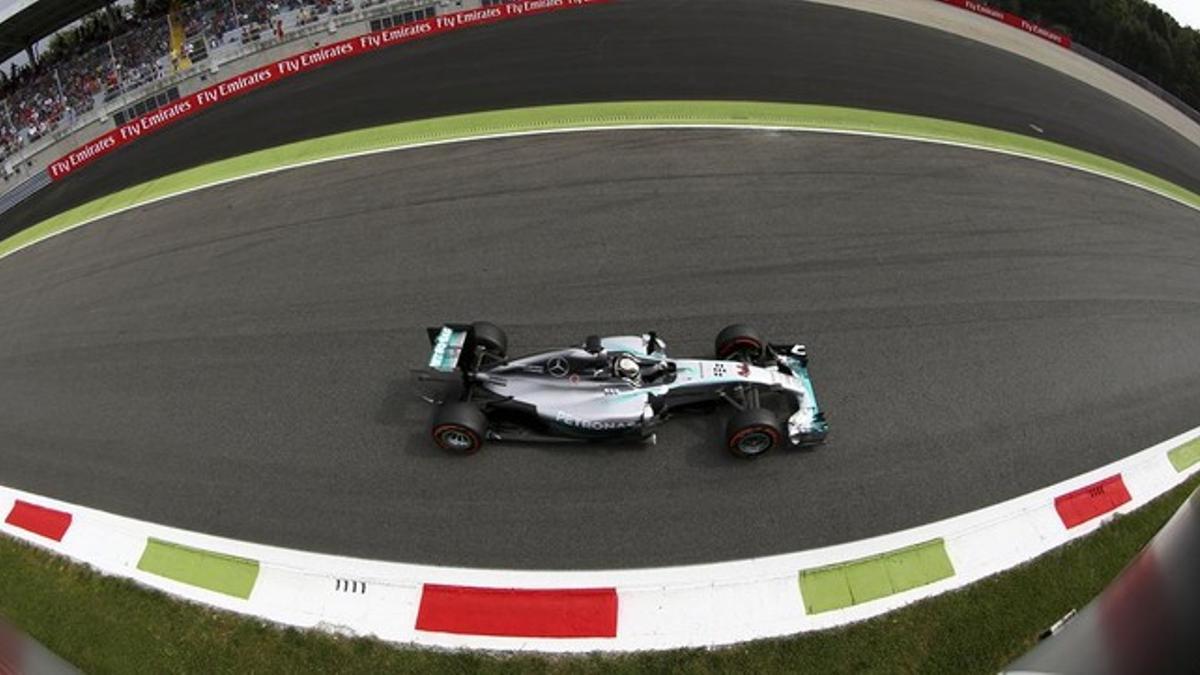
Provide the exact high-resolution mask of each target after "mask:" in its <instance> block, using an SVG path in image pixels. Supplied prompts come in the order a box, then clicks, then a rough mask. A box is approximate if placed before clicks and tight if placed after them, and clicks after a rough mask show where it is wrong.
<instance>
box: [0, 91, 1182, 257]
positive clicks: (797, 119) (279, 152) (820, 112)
mask: <svg viewBox="0 0 1200 675" xmlns="http://www.w3.org/2000/svg"><path fill="white" fill-rule="evenodd" d="M638 125H649V126H663V125H737V126H747V127H764V128H788V129H796V130H823V131H837V132H851V133H867V134H881V135H888V136H902V137H906V138H913V139H920V140H927V141H935V142H944V143H959V144H967V145H972V146H977V147H980V148H985V149H990V150H995V151H1000V152H1006V153H1018V154H1022V155H1028V156H1031V157H1036V158H1040V159H1044V160H1048V161H1052V162H1056V163H1060V164H1064V165H1067V166H1072V167H1076V168H1079V169H1083V170H1087V171H1091V172H1095V173H1099V174H1102V175H1105V176H1109V177H1112V178H1115V179H1118V180H1122V181H1125V182H1127V183H1130V184H1133V185H1136V186H1139V187H1142V188H1144V189H1147V190H1150V191H1153V192H1156V193H1158V194H1161V195H1163V196H1165V197H1168V198H1170V199H1174V200H1176V201H1178V202H1180V203H1183V204H1186V205H1188V206H1191V207H1193V208H1197V209H1200V195H1197V194H1195V193H1193V192H1191V191H1189V190H1187V189H1185V188H1183V187H1180V186H1178V185H1175V184H1174V183H1171V182H1169V181H1166V180H1163V179H1161V178H1158V177H1157V176H1154V175H1152V174H1149V173H1146V172H1145V171H1141V170H1139V169H1135V168H1133V167H1130V166H1127V165H1125V164H1121V163H1120V162H1116V161H1113V160H1110V159H1107V158H1104V157H1101V156H1099V155H1095V154H1092V153H1088V152H1084V151H1082V150H1076V149H1073V148H1070V147H1067V146H1065V145H1060V144H1058V143H1052V142H1050V141H1045V140H1042V139H1039V138H1033V137H1030V136H1023V135H1020V134H1014V133H1010V132H1006V131H998V130H995V129H988V128H985V127H980V126H975V125H971V124H964V123H961V122H950V121H946V120H938V119H931V118H927V117H917V116H913V115H902V114H897V113H885V112H876V111H871V110H859V109H855V108H841V107H834V106H820V105H805V104H796V103H764V102H753V101H632V102H612V103H578V104H567V105H554V106H540V107H533V108H518V109H512V110H497V111H490V112H480V113H470V114H464V115H452V116H448V117H439V118H434V119H427V120H417V121H412V122H400V123H395V124H387V125H383V126H378V127H372V128H369V129H359V130H356V131H349V132H344V133H340V134H334V135H330V136H324V137H321V138H315V139H311V140H305V141H299V142H296V143H291V144H288V145H283V146H279V147H276V148H269V149H266V150H260V151H257V152H252V153H249V154H246V155H241V156H238V157H233V158H230V159H225V160H221V161H217V162H213V163H211V164H206V165H203V166H199V167H195V168H192V169H188V170H185V171H181V172H178V173H174V174H171V175H169V176H164V177H162V178H157V179H154V180H151V181H148V182H146V183H143V184H141V185H137V186H134V187H131V188H127V189H125V190H121V191H120V192H116V193H114V194H112V195H108V196H106V197H102V198H100V199H97V200H94V201H91V202H88V203H87V204H83V205H81V206H78V207H76V208H73V209H70V210H69V211H65V212H63V213H61V214H59V215H57V216H54V217H52V218H49V219H47V220H44V221H42V222H40V223H37V224H35V225H33V226H32V227H30V228H27V229H25V230H23V231H21V232H19V233H17V234H16V235H13V236H12V237H10V238H9V239H7V240H5V241H3V242H0V258H2V257H4V256H6V255H9V254H11V253H13V252H15V251H18V250H20V249H21V248H24V247H26V246H29V245H32V244H33V243H36V242H38V241H41V240H42V239H45V238H47V237H50V236H53V235H55V234H57V233H60V232H63V231H66V230H69V229H72V228H73V227H76V226H78V225H80V224H84V223H87V222H90V221H92V220H95V219H98V218H102V217H104V216H106V215H111V214H113V213H116V212H118V211H121V210H125V209H128V208H131V207H133V206H136V205H139V204H145V203H147V202H151V201H154V200H157V199H162V198H164V197H167V196H170V195H173V194H176V193H179V192H182V191H185V190H192V189H196V188H199V187H203V186H207V185H212V184H216V183H220V182H225V181H230V180H237V179H240V178H245V177H250V176H253V175H256V174H260V173H263V172H267V171H274V170H279V169H281V168H286V167H291V166H298V165H302V164H307V163H312V162H317V161H327V160H332V159H337V158H342V157H346V156H353V155H356V154H363V153H371V152H381V151H386V150H393V149H398V148H404V147H411V146H416V145H422V144H428V143H439V142H449V141H458V140H467V139H471V138H479V137H486V136H490V135H496V134H512V133H531V132H546V131H557V130H569V129H579V128H584V127H612V128H619V127H635V126H638Z"/></svg>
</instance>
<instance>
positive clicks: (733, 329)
mask: <svg viewBox="0 0 1200 675" xmlns="http://www.w3.org/2000/svg"><path fill="white" fill-rule="evenodd" d="M428 332H429V340H430V343H431V344H432V353H431V354H430V358H429V367H428V370H427V371H424V372H422V373H420V374H419V378H418V379H419V380H420V381H421V382H422V384H423V389H424V390H425V393H424V395H423V396H422V398H424V399H425V400H426V401H428V402H430V403H432V404H434V405H436V406H437V410H436V411H435V414H434V419H433V423H432V434H433V441H434V443H436V444H437V445H438V446H439V447H441V448H443V449H445V450H450V451H454V452H460V453H473V452H476V451H478V450H479V449H480V448H481V447H482V446H483V444H484V441H509V440H519V441H547V440H554V441H597V440H614V439H627V440H642V441H650V442H653V440H654V439H655V435H654V434H655V431H656V429H657V428H658V427H659V425H661V424H662V423H663V422H664V421H665V420H667V419H668V418H669V417H670V416H671V415H672V413H675V412H678V411H682V410H688V409H692V410H711V409H713V408H716V407H726V408H728V409H730V410H732V414H731V415H730V416H729V419H728V422H727V424H726V430H725V444H726V447H728V449H729V451H730V452H732V453H733V454H734V455H737V456H738V457H744V458H754V457H759V456H761V455H763V454H764V453H766V452H767V451H768V450H771V449H772V448H774V447H776V446H780V445H783V444H785V443H787V444H790V445H793V446H809V445H816V444H819V443H821V442H822V441H824V440H825V435H826V433H827V432H828V424H826V422H825V415H824V413H822V412H821V409H820V407H819V406H818V405H817V399H816V395H815V394H814V393H813V387H812V381H811V380H810V379H809V375H808V356H807V353H806V352H805V348H804V346H803V345H779V344H772V343H768V342H767V341H765V340H763V339H762V338H761V337H760V336H759V334H758V332H757V331H755V330H754V329H753V328H750V327H749V326H744V325H741V324H735V325H732V326H728V327H726V328H725V329H724V330H722V331H721V332H720V333H719V334H718V335H717V338H716V341H715V345H714V347H715V350H714V351H715V358H713V359H673V358H670V357H668V356H667V352H666V343H664V342H663V341H662V340H661V339H660V338H659V337H658V336H657V335H656V334H654V333H652V332H651V333H646V334H644V335H622V336H615V337H599V336H595V335H593V336H589V337H588V338H587V339H586V340H585V341H584V343H583V344H582V345H579V346H574V347H567V348H565V349H557V350H554V351H548V352H543V353H540V354H532V355H529V356H523V357H520V358H514V359H510V358H509V357H508V338H507V336H506V335H505V334H504V332H503V331H502V330H501V329H500V328H498V327H497V326H495V325H494V324H491V323H487V322H482V321H481V322H475V323H471V324H445V325H443V326H440V327H436V328H430V329H428ZM772 404H774V405H772ZM778 411H782V413H783V414H782V415H781V414H780V412H778Z"/></svg>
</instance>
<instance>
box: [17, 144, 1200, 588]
mask: <svg viewBox="0 0 1200 675" xmlns="http://www.w3.org/2000/svg"><path fill="white" fill-rule="evenodd" d="M1197 288H1200V217H1197V214H1196V212H1194V211H1191V210H1189V209H1187V208H1185V207H1182V206H1179V205H1176V204H1174V203H1172V202H1168V201H1166V200H1164V199H1162V198H1159V197H1155V196H1152V195H1149V194H1147V193H1144V192H1141V191H1138V190H1135V189H1133V188H1129V187H1125V186H1122V185H1120V184H1117V183H1113V182H1109V181H1106V180H1102V179H1099V178H1095V177H1092V176H1088V175H1086V174H1083V173H1079V172H1074V171H1071V170H1068V169H1064V168H1059V167H1054V166H1050V165H1045V164H1039V163H1034V162H1030V161H1026V160H1019V159H1014V158H1008V157H1003V156H999V155H992V154H985V153H979V152H973V151H968V150H962V149H954V148H947V147H937V146H930V145H921V144H915V143H908V142H902V141H888V140H879V139H863V138H850V137H832V136H820V135H811V134H786V133H776V132H765V131H757V132H750V131H747V132H735V131H697V130H692V131H621V132H616V131H614V132H592V133H587V134H573V135H563V136H549V137H537V138H526V139H510V140H495V141H485V142H477V143H470V144H463V145H455V146H444V147H439V148H427V149H422V150H413V151H406V152H402V153H393V154H387V155H380V156H374V157H369V158H362V159H357V160H351V161H345V162H338V163H334V164H326V165H321V166H315V167H309V168H306V169H300V170H294V171H289V172H285V173H281V174H276V175H272V176H269V177H264V178H261V179H256V180H253V181H250V182H242V183H236V184H231V185H227V186H222V187H218V188H214V189H211V190H206V191H203V192H199V193H195V194H192V195H189V196H185V197H181V198H178V199H173V200H169V201H166V202H162V203H159V204H156V205H152V206H149V207H145V208H143V209H140V210H137V211H134V212H130V213H127V214H124V215H121V216H117V217H114V218H111V219H107V220H105V221H102V222H100V223H97V224H94V225H91V226H89V227H86V228H83V229H81V230H76V231H74V232H72V233H69V234H67V235H64V236H61V237H59V238H57V239H54V240H51V241H49V242H46V243H44V244H42V245H39V246H37V247H34V248H32V249H29V250H27V251H25V252H22V253H20V254H18V255H16V256H13V257H11V258H9V259H7V260H5V261H4V264H3V265H0V306H3V307H4V308H5V330H4V331H3V332H2V333H0V373H3V377H2V378H0V439H2V444H0V482H2V483H3V484H5V485H11V486H14V487H18V488H24V489H27V490H31V491H34V492H37V493H42V494H48V495H53V496H56V497H60V498H63V499H67V500H70V501H74V502H79V503H83V504H87V505H89V506H93V507H97V508H101V509H105V510H109V511H113V512H117V513H121V514H124V515H129V516H133V517H139V518H146V519H152V520H155V521H165V522H168V523H170V524H172V525H176V526H180V527H185V528H189V529H195V530H200V531H204V532H209V533H214V534H218V535H225V536H231V537H237V538H244V539H249V540H253V541H258V542H263V543H270V544H279V545H284V546H292V547H299V548H304V549H310V550H318V551H327V552H333V553H340V554H350V555H358V556H366V557H372V558H386V559H395V560H405V561H412V562H426V563H438V564H457V565H471V566H503V567H524V568H546V567H551V568H592V567H610V566H611V567H627V566H642V565H661V564H675V563H691V562H701V561H714V560H723V559H731V558H740V557H746V556H757V555H765V554H771V553H781V552H786V551H791V550H797V549H804V548H810V547H815V546H822V545H827V544H833V543H836V542H842V541H847V540H852V539H857V538H860V537H865V536H869V535H874V534H879V533H883V532H887V531H892V530H896V529H898V528H904V527H908V526H912V525H917V524H920V523H925V522H929V521H932V520H936V519H939V518H943V517H947V516H951V515H954V514H957V513H960V512H963V511H966V510H969V509H973V508H978V507H982V506H985V505H988V504H992V503H995V502H997V501H1000V500H1002V499H1005V498H1008V497H1013V496H1016V495H1019V494H1022V493H1024V492H1027V491H1030V490H1033V489H1037V488H1040V487H1043V486H1045V485H1048V484H1050V483H1053V482H1055V481H1057V480H1060V479H1063V478H1067V477H1069V476H1073V475H1077V474H1079V473H1081V472H1084V471H1087V470H1089V469H1092V468H1095V467H1097V466H1100V465H1102V464H1104V463H1106V462H1109V461H1112V460H1115V459H1117V458H1120V457H1123V456H1125V455H1128V454H1130V453H1132V452H1135V451H1137V450H1141V449H1143V448H1145V447H1148V446H1149V445H1152V444H1154V443H1157V442H1159V441H1162V440H1164V439H1166V438H1167V437H1170V436H1172V435H1174V434H1177V433H1179V432H1182V431H1185V430H1187V429H1189V428H1192V427H1194V426H1195V425H1196V424H1198V423H1200V340H1197V339H1196V336H1197V335H1200V300H1198V298H1197V294H1196V289H1197ZM477 318H478V319H490V320H492V321H495V322H497V323H500V324H502V325H503V326H505V327H506V328H507V329H508V332H509V337H510V343H511V345H512V349H513V351H515V352H522V351H535V350H541V349H544V348H550V347H554V346H558V345H561V344H564V343H571V342H576V341H581V340H582V339H583V337H584V336H585V335H587V334H588V333H592V332H603V333H621V332H635V331H642V330H647V329H654V330H657V331H659V332H660V334H661V335H663V336H664V337H665V339H666V340H667V341H668V344H669V346H670V350H671V351H672V352H673V353H675V354H677V355H703V354H705V353H706V352H707V350H709V349H710V348H711V341H712V338H713V336H714V335H715V333H716V332H717V331H718V330H719V329H720V328H721V327H722V326H723V325H724V324H726V323H729V322H733V321H746V322H749V323H752V324H755V325H757V326H758V327H759V328H760V329H761V330H762V331H763V332H765V333H766V334H768V335H769V336H771V337H772V338H775V339H779V340H791V339H798V340H802V341H804V342H806V343H807V344H808V345H809V347H810V350H811V353H812V355H813V359H812V373H813V377H814V378H815V383H816V386H817V393H818V396H819V397H820V398H821V401H822V403H823V405H824V406H825V407H826V408H827V409H828V411H829V419H830V422H831V425H832V431H831V435H830V439H829V442H828V443H827V444H826V445H825V446H823V447H821V448H819V449H816V450H813V451H791V452H778V453H775V454H773V455H770V456H767V457H765V458H763V459H762V460H760V461H756V462H749V463H748V462H745V461H740V460H736V459H734V458H732V457H731V456H729V455H728V454H727V452H726V451H725V450H724V449H723V448H722V446H721V442H720V434H721V419H720V417H719V416H717V415H714V416H701V417H690V418H683V419H677V420H674V421H673V422H672V423H671V425H670V426H668V427H666V428H665V429H664V430H663V431H662V432H661V433H660V434H659V443H658V445H657V446H653V447H643V446H621V445H616V446H587V447H578V446H544V445H491V446H488V447H486V448H485V449H484V450H483V451H482V452H481V453H480V454H478V455H476V456H474V457H457V456H451V455H448V454H446V453H443V452H441V451H439V450H437V449H435V448H434V447H433V446H432V444H431V443H430V442H429V440H428V439H427V424H428V420H429V414H430V410H429V409H428V407H427V406H425V404H423V403H422V402H420V401H419V400H417V399H416V397H415V395H414V394H412V393H411V390H410V387H409V370H410V369H411V368H416V367H419V366H421V365H422V363H423V361H424V358H425V357H426V354H427V349H428V343H427V341H426V338H425V335H424V330H423V328H424V327H425V326H428V325H435V324H438V323H440V322H442V321H444V320H472V319H477Z"/></svg>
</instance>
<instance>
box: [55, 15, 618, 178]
mask: <svg viewBox="0 0 1200 675" xmlns="http://www.w3.org/2000/svg"><path fill="white" fill-rule="evenodd" d="M609 1H610V0H521V1H518V2H510V3H505V4H502V5H493V6H491V7H483V8H481V9H471V10H465V11H462V12H455V13H453V14H446V15H444V16H436V17H433V18H430V19H422V20H420V21H414V22H411V23H407V24H404V25H402V26H396V27H394V28H386V29H384V30H380V31H376V32H374V33H367V34H365V35H359V36H358V37H353V38H350V39H349V40H342V41H341V42H335V43H333V44H329V45H326V46H324V47H318V48H316V49H312V50H309V51H306V52H304V53H302V54H297V55H295V56H292V57H289V58H286V59H283V60H281V61H276V62H275V63H270V64H267V65H265V66H262V67H261V68H256V69H254V70H251V71H247V72H244V73H242V74H240V75H236V76H234V77H231V78H229V79H227V80H223V81H221V82H218V83H216V84H214V85H212V86H210V87H207V88H205V89H201V90H200V91H197V92H195V93H192V94H189V95H187V96H185V97H183V98H180V99H178V100H176V101H172V102H171V103H168V104H166V105H164V106H162V107H160V108H158V109H156V110H153V111H151V112H148V113H146V114H145V115H142V116H141V117H138V118H136V119H133V120H130V121H129V122H127V123H125V124H122V125H121V126H119V127H117V128H116V129H113V130H112V131H110V132H108V133H106V134H104V135H103V136H100V137H98V138H95V139H93V140H92V141H90V142H88V143H85V144H84V145H82V146H80V147H78V148H76V149H75V150H72V151H71V152H69V153H67V154H66V155H63V156H62V157H60V158H58V159H57V160H55V161H54V162H52V163H51V164H50V166H49V167H48V168H47V169H46V171H47V172H48V173H49V174H50V178H51V179H53V180H60V179H62V178H64V177H66V176H68V175H70V174H71V173H72V172H74V171H76V170H78V169H80V168H82V167H84V166H87V165H88V164H90V163H92V162H94V161H96V160H97V159H99V158H101V157H103V156H104V155H107V154H108V153H110V152H112V151H113V150H116V149H117V148H120V147H122V146H124V145H126V144H128V143H131V142H133V141H135V140H137V139H138V138H141V137H142V136H144V135H146V134H150V133H153V132H155V131H158V130H159V129H161V128H163V127H166V126H169V125H171V124H174V123H175V122H178V121H179V120H181V119H184V118H186V117H189V116H191V115H194V114H196V113H198V112H200V111H201V110H204V109H205V108H211V107H212V106H214V105H216V104H218V103H221V102H222V101H225V100H228V99H230V98H234V97H236V96H241V95H242V94H245V93H247V92H251V91H254V90H255V89H258V88H259V87H262V86H265V85H268V84H271V83H273V82H278V81H280V80H283V79H286V78H289V77H291V76H293V75H298V74H300V73H303V72H306V71H309V70H312V69H314V68H319V67H321V66H324V65H326V64H329V63H333V62H334V61H341V60H342V59H345V58H349V57H352V56H358V55H360V54H366V53H368V52H373V51H375V50H378V49H383V48H385V47H391V46H394V45H398V44H403V43H405V42H411V41H413V40H419V39H422V38H426V37H431V36H434V35H439V34H442V33H448V32H450V31H454V30H458V29H460V28H468V27H471V26H481V25H486V24H490V23H497V22H500V21H506V20H509V19H517V18H521V17H525V16H533V15H536V14H544V13H546V12H553V11H557V10H562V9H569V8H572V7H580V6H583V5H597V4H603V3H606V2H609Z"/></svg>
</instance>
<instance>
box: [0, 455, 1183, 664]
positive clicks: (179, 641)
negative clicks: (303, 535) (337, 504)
mask: <svg viewBox="0 0 1200 675" xmlns="http://www.w3.org/2000/svg"><path fill="white" fill-rule="evenodd" d="M1198 484H1200V475H1197V476H1194V477H1192V478H1191V479H1189V480H1188V481H1187V482H1186V483H1185V484H1183V485H1181V486H1179V487H1177V488H1176V489H1174V490H1172V491H1171V492H1169V493H1168V494H1166V495H1164V496H1163V497H1160V498H1159V499H1158V500H1156V501H1154V502H1153V503H1151V504H1149V505H1147V506H1146V507H1144V508H1142V509H1140V510H1138V511H1136V512H1135V513H1133V514H1130V515H1127V516H1123V517H1120V518H1118V519H1117V520H1116V521H1114V522H1113V523H1112V524H1110V525H1108V526H1105V527H1103V528H1101V529H1100V530H1099V531H1098V532H1097V533H1095V534H1092V535H1090V536H1088V537H1086V538H1084V539H1081V540H1079V541H1076V542H1074V543H1072V544H1070V545H1068V546H1066V547H1063V548H1061V549H1059V550H1057V551H1053V552H1051V553H1049V554H1047V555H1045V556H1043V557H1041V558H1039V559H1038V560H1036V561H1034V562H1032V563H1030V564H1028V565H1025V566H1022V567H1020V568H1017V569H1015V570H1011V571H1009V572H1007V573H1004V574H1001V575H998V576H995V577H992V578H990V579H986V580H984V581H982V582H979V583H977V584H975V585H972V586H970V587H968V588H966V589H963V590H960V591H957V592H954V593H948V594H945V595H942V596H939V597H937V598H933V599H930V600H927V601H924V602H921V603H918V604H915V605H912V606H910V607H906V608H904V609H901V610H898V611H896V612H892V613H891V614H888V615H886V616H883V617H880V618H877V619H874V620H871V621H867V622H864V623H860V624H856V625H853V626H849V627H847V628H843V629H838V630H832V631H825V632H820V633H810V634H806V635H800V636H797V637H791V638H784V639H777V640H762V641H758V642H753V643H749V644H745V645H741V646H737V647H732V648H727V649H719V650H712V651H707V650H679V651H671V652H660V653H648V654H635V655H627V656H597V655H591V656H584V657H537V656H502V655H489V654H478V653H447V652H439V651H431V650H418V649H397V648H394V647H392V646H389V645H387V644H384V643H381V642H379V641H375V640H367V639H349V638H344V637H338V636H335V635H329V634H324V633H317V632H306V631H298V630H290V629H281V628H278V627H275V626H272V625H268V624H264V623H262V622H260V621H255V620H251V619H246V618H243V617H239V616H236V615H233V614H228V613H225V612H220V611H215V610H210V609H206V608H204V607H201V606H199V605H194V604H190V603H186V602H180V601H176V600H173V599H171V598H169V597H167V596H166V595H164V594H162V593H159V592H156V591H151V590H147V589H145V588H143V587H140V586H138V585H136V584H134V583H132V582H129V581H126V580H121V579H116V578H112V577H105V576H102V575H99V574H97V573H95V572H92V571H90V570H89V569H88V568H86V567H83V566H80V565H75V564H72V563H69V562H67V561H66V560H64V559H63V558H61V557H58V556H55V555H53V554H50V553H47V552H45V551H43V550H41V549H37V548H34V547H31V546H28V545H25V544H23V543H20V542H17V541H15V540H12V539H9V538H7V537H0V614H3V615H5V616H7V617H9V619H10V620H12V621H13V622H14V623H16V624H17V625H18V626H20V627H22V628H23V629H25V630H26V631H27V632H28V633H29V634H31V635H32V636H33V637H35V638H37V639H38V640H40V641H41V642H42V643H43V644H45V645H46V646H47V647H49V648H50V649H52V650H53V651H55V652H57V653H58V654H59V655H61V656H63V657H64V658H66V659H67V660H69V661H71V662H73V663H75V664H76V665H78V666H79V667H81V668H82V669H83V670H84V671H85V672H88V673H275V672H286V673H383V672H414V673H416V672H419V673H476V672H482V673H565V672H583V673H591V672H601V671H604V672H618V673H647V672H673V673H674V672H683V673H751V672H753V673H758V672H797V671H801V672H814V673H863V672H866V673H871V672H879V673H884V672H886V673H893V672H922V673H994V672H996V671H997V670H998V669H999V668H1001V667H1003V666H1004V665H1005V664H1006V663H1008V662H1009V661H1010V660H1011V659H1013V658H1015V657H1016V656H1018V655H1020V654H1021V653H1023V652H1024V651H1025V650H1027V649H1028V648H1029V647H1031V646H1032V645H1033V644H1034V642H1035V640H1036V636H1037V635H1038V633H1040V632H1041V631H1042V630H1044V629H1045V628H1046V627H1048V626H1049V625H1050V624H1052V623H1053V622H1054V621H1056V620H1058V619H1059V618H1061V617H1062V616H1063V615H1064V614H1066V612H1067V611H1068V610H1070V609H1072V608H1078V607H1082V606H1083V605H1085V604H1087V602H1088V601H1089V600H1090V599H1091V598H1093V597H1094V596H1095V595H1096V594H1097V593H1098V592H1099V591H1100V590H1101V589H1103V588H1104V586H1105V585H1107V584H1108V582H1109V581H1110V580H1111V579H1112V578H1113V577H1114V576H1115V575H1116V574H1117V573H1118V572H1119V571H1120V570H1121V568H1122V567H1124V566H1125V565H1126V564H1127V563H1128V562H1129V561H1130V560H1131V559H1132V558H1133V556H1134V555H1135V554H1136V553H1137V551H1138V550H1139V549H1140V548H1141V547H1142V546H1143V545H1145V543H1146V542H1147V541H1149V540H1150V538H1151V537H1152V536H1153V535H1154V533H1155V532H1157V531H1158V530H1159V528H1161V527H1162V525H1163V523H1165V522H1166V521H1167V519H1168V518H1170V516H1171V515H1172V514H1173V513H1174V512H1175V510H1176V509H1178V507H1179V505H1180V504H1182V503H1183V501H1184V499H1186V498H1187V496H1188V494H1190V493H1191V491H1192V490H1194V489H1195V488H1196V486H1197V485H1198Z"/></svg>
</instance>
